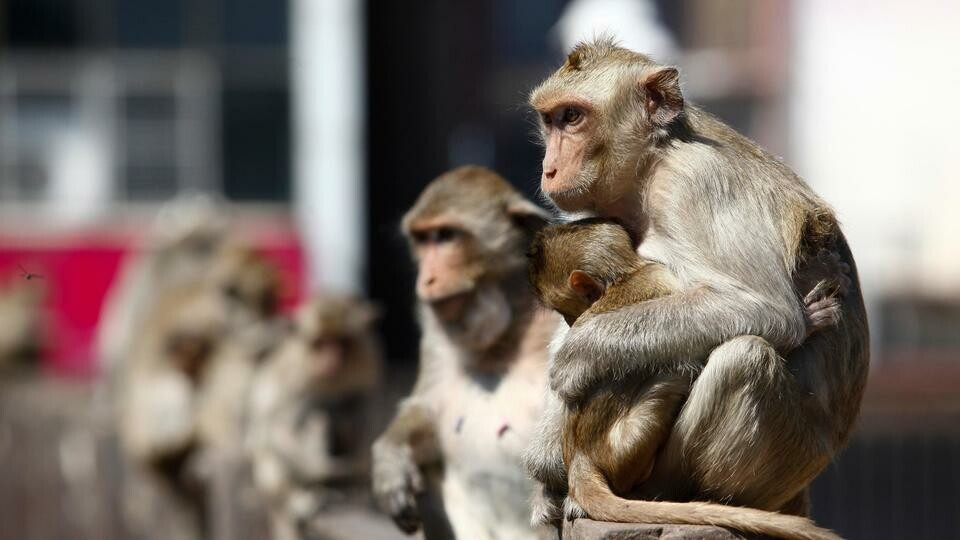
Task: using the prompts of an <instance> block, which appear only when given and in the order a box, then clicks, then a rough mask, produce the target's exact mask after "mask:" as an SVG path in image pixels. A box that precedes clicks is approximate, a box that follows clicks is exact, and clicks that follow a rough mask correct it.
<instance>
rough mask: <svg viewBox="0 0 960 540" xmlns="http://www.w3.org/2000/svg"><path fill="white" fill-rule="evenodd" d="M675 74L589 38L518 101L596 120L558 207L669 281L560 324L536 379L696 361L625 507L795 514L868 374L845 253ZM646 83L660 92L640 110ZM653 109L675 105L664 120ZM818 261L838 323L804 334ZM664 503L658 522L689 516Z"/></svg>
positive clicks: (794, 187)
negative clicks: (603, 224) (704, 504)
mask: <svg viewBox="0 0 960 540" xmlns="http://www.w3.org/2000/svg"><path fill="white" fill-rule="evenodd" d="M674 73H675V71H674V70H673V69H672V68H669V67H667V66H658V65H656V64H655V63H653V62H651V60H650V59H649V58H648V57H646V56H643V55H640V54H637V53H633V52H631V51H627V50H624V49H621V48H618V47H616V46H615V45H614V44H613V43H612V42H611V41H610V40H599V41H597V42H593V43H585V44H581V45H579V46H578V47H577V48H576V49H575V50H574V53H573V54H572V55H571V57H570V58H568V61H567V63H566V64H565V65H564V66H563V67H561V68H560V69H559V70H558V71H557V72H556V73H554V74H553V75H552V76H550V77H549V78H548V79H547V80H546V81H545V82H544V83H543V84H542V85H541V86H540V87H538V88H537V89H536V90H535V91H534V92H533V94H532V96H531V104H532V105H533V106H534V107H535V108H543V107H549V106H551V105H552V104H556V103H560V102H562V101H563V100H565V99H568V98H570V99H577V100H590V101H591V107H592V108H593V109H595V110H596V111H598V113H597V115H596V118H595V120H596V121H595V122H594V125H593V129H594V130H595V139H594V141H593V142H592V143H591V161H590V162H589V163H586V164H584V167H583V170H582V171H580V172H579V180H578V184H579V186H580V187H579V193H578V194H577V195H576V196H575V197H565V196H561V197H560V199H561V200H555V202H556V203H557V205H558V206H560V207H561V208H563V209H564V210H567V211H573V212H576V211H589V212H591V213H593V214H595V215H598V216H601V217H612V218H617V219H619V220H620V221H621V222H622V223H623V225H624V226H625V227H626V228H627V229H628V230H629V231H630V233H631V235H632V236H633V237H635V238H636V239H637V240H638V243H639V246H638V253H639V254H640V255H641V256H643V257H645V258H648V259H651V260H655V261H658V262H660V263H662V264H664V265H665V266H666V267H667V268H669V270H670V271H671V272H672V274H673V275H674V276H675V277H676V278H677V280H678V282H679V284H680V292H679V293H677V294H672V295H668V296H666V297H663V298H658V299H655V300H650V301H647V302H641V303H638V304H636V305H633V306H629V307H625V308H623V309H620V310H616V311H614V312H611V313H604V314H598V315H597V316H595V317H591V318H590V320H588V321H584V323H583V324H578V325H576V326H575V327H573V328H571V329H570V330H569V331H568V332H567V334H566V336H565V337H564V339H563V342H562V343H561V344H559V345H558V346H557V350H556V354H555V355H554V357H553V358H552V367H551V373H550V378H551V386H552V388H553V389H554V390H555V391H556V392H558V393H559V395H560V397H561V398H562V399H563V400H564V401H567V402H569V403H576V402H579V401H581V400H582V399H583V398H584V397H586V396H588V395H589V394H590V392H591V391H592V390H593V389H594V388H595V387H596V385H597V384H598V383H600V382H601V381H604V380H609V379H611V378H613V379H615V380H619V379H626V378H630V377H633V376H635V374H636V373H638V372H639V373H643V372H649V371H651V370H652V371H656V370H657V369H658V366H661V365H670V364H672V363H673V362H675V361H676V359H677V358H695V357H702V356H706V355H709V359H708V361H707V364H706V367H705V368H704V371H703V372H702V373H701V375H700V376H699V377H698V379H697V381H696V382H695V383H694V386H693V388H692V390H691V395H690V398H689V400H688V401H687V403H686V404H685V405H684V407H683V409H682V410H681V412H680V415H679V417H678V420H677V422H676V424H675V426H674V428H673V430H672V432H671V435H670V437H669V443H668V445H667V447H666V448H665V449H664V451H663V452H662V453H661V458H660V459H659V460H658V462H657V464H656V466H655V468H654V471H653V474H652V476H651V478H650V480H648V481H647V482H645V483H644V485H643V486H642V490H640V492H638V493H637V494H636V496H638V497H643V498H659V499H667V500H676V501H690V500H712V501H721V502H726V503H730V504H736V505H744V506H752V507H754V508H759V509H764V510H782V511H785V512H793V513H803V512H805V511H806V510H805V508H804V505H803V503H802V501H803V500H805V491H806V489H807V486H808V485H809V484H810V482H811V481H812V480H813V478H815V477H816V476H817V474H819V472H820V471H822V470H823V468H824V467H825V466H826V465H827V464H828V463H829V462H830V460H831V459H832V457H833V456H834V455H835V454H836V453H837V452H838V451H839V450H840V449H841V448H842V447H843V445H844V444H845V442H846V440H847V439H848V437H849V435H850V433H851V430H852V427H853V423H854V420H855V419H856V417H857V413H858V411H859V407H860V400H861V396H862V393H863V388H864V383H865V380H866V374H867V367H868V357H869V350H868V344H869V338H868V330H867V322H866V313H865V310H864V307H863V300H862V296H861V294H860V290H859V284H858V279H857V274H856V269H855V265H854V263H853V258H852V255H851V253H850V250H849V248H848V246H847V243H846V240H845V238H844V236H843V234H842V232H841V231H840V228H839V225H838V224H837V221H836V219H835V217H834V216H833V213H832V211H831V210H830V208H829V207H828V206H827V205H826V204H825V203H824V202H823V201H822V200H821V199H820V198H819V197H818V196H817V195H816V194H815V193H814V192H813V191H812V190H811V189H810V188H809V186H807V184H806V183H804V182H803V181H802V180H801V179H800V178H798V177H797V176H796V175H795V174H794V173H793V172H792V171H791V170H790V169H789V168H788V167H786V166H785V165H784V164H783V163H782V162H781V161H780V160H779V159H777V158H776V157H774V156H772V155H770V154H769V153H767V152H765V151H764V150H762V149H761V148H759V147H758V146H756V145H755V144H754V143H753V142H751V141H750V140H748V139H747V138H745V137H744V136H742V135H740V134H739V133H737V132H736V131H734V130H733V129H731V128H730V127H729V126H727V125H726V124H724V123H723V122H721V121H719V120H718V119H716V118H714V117H713V116H711V115H709V114H707V113H705V112H703V111H701V110H699V109H698V108H696V107H694V106H692V105H690V104H688V103H685V102H683V100H682V97H681V93H680V87H679V82H678V80H677V78H676V77H675V76H674ZM651 85H653V86H655V88H654V90H656V95H659V96H670V99H669V100H661V101H657V100H653V101H651V99H650V97H651V95H653V94H652V93H651V92H650V91H649V90H650V88H651ZM645 89H646V90H645ZM664 105H666V106H669V107H671V108H673V109H674V110H671V111H667V112H669V113H670V114H661V113H662V111H661V106H664ZM677 107H680V110H676V108H677ZM655 120H656V121H655ZM657 122H660V123H657ZM822 250H827V251H831V252H834V253H837V254H839V257H840V259H841V261H842V263H843V264H845V265H848V266H849V276H850V280H851V286H850V288H849V290H848V292H847V294H846V295H845V296H844V297H843V299H842V303H841V305H840V312H841V313H840V317H839V318H838V319H837V320H838V323H837V324H836V326H834V327H831V328H827V329H824V330H823V331H821V332H820V333H818V334H817V335H815V336H812V337H810V338H809V339H807V335H808V326H809V318H808V314H807V313H806V310H805V307H804V302H803V299H804V297H805V296H806V295H807V293H808V292H810V291H811V290H812V289H814V288H815V287H816V284H817V279H819V277H817V278H816V279H815V278H813V277H811V276H821V275H824V268H825V267H824V266H823V264H822V263H821V262H820V259H819V258H818V257H817V254H818V253H819V252H820V251H822ZM827 273H829V272H827ZM805 340H806V341H805ZM584 359H590V361H589V362H586V361H584ZM528 453H530V452H528ZM579 502H580V503H581V504H583V503H584V501H582V500H581V501H579ZM598 504H599V503H598ZM650 504H652V503H650ZM631 508H634V510H636V512H634V511H632V510H631V511H630V512H627V513H621V515H620V518H621V519H644V520H652V519H663V518H664V517H665V514H663V513H659V514H656V513H649V512H651V511H652V510H651V507H650V506H649V504H648V505H647V506H636V507H631ZM663 508H667V507H663ZM669 508H670V509H671V510H670V511H671V512H674V513H672V514H670V513H669V512H668V514H669V516H670V517H672V518H675V519H681V520H682V519H689V518H685V517H684V515H683V514H682V513H678V512H679V509H678V508H675V507H669ZM583 509H584V510H586V511H587V513H588V514H590V515H594V512H599V511H600V510H601V509H600V508H599V507H596V508H590V507H589V506H587V505H583ZM624 512H626V510H624ZM614 514H615V513H614ZM604 515H605V516H607V517H611V518H615V517H616V515H608V514H606V513H605V514H604Z"/></svg>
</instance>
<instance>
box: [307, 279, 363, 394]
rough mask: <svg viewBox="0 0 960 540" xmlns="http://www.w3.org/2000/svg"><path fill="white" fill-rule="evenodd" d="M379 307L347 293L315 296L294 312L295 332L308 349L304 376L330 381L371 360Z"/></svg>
mask: <svg viewBox="0 0 960 540" xmlns="http://www.w3.org/2000/svg"><path fill="white" fill-rule="evenodd" d="M379 316H380V315H379V309H378V308H377V307H376V306H375V305H373V304H371V303H369V302H366V301H363V300H360V299H357V298H353V297H350V296H321V297H317V298H314V299H313V300H311V301H310V302H308V303H307V304H306V305H304V306H303V307H302V308H300V310H299V311H298V312H297V317H296V324H295V333H296V339H298V340H300V341H301V342H302V344H303V346H304V347H305V348H306V350H307V351H308V352H307V362H306V363H305V367H306V370H307V373H304V376H305V377H307V378H309V379H311V380H317V381H320V380H332V379H335V378H339V377H340V376H342V375H343V374H345V373H347V372H349V371H351V370H365V369H368V368H369V366H366V365H359V363H362V362H367V361H369V360H371V356H372V354H373V351H371V350H370V347H371V345H372V343H373V333H372V332H373V330H372V328H373V324H374V322H375V321H376V320H377V319H378V318H379Z"/></svg>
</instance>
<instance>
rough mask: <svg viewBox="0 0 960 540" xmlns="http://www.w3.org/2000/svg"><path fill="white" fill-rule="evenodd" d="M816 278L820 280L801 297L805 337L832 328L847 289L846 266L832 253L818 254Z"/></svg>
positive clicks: (848, 287) (824, 251)
mask: <svg viewBox="0 0 960 540" xmlns="http://www.w3.org/2000/svg"><path fill="white" fill-rule="evenodd" d="M815 264H816V265H817V274H819V275H821V276H823V278H822V279H820V280H819V281H818V282H817V284H816V285H815V286H814V287H813V289H812V290H811V291H810V292H809V293H807V296H806V297H804V299H803V303H804V317H805V319H806V321H807V337H810V336H811V335H812V334H815V333H816V332H818V331H820V330H823V329H825V328H829V327H832V326H836V325H837V324H839V322H840V316H841V314H842V312H843V310H842V303H843V297H844V296H845V295H846V294H847V291H848V290H849V289H850V285H851V283H852V282H851V280H850V265H848V264H847V263H845V262H843V261H842V260H841V259H840V255H839V254H838V253H836V252H833V251H826V250H821V251H820V252H819V253H818V254H817V259H816V261H815Z"/></svg>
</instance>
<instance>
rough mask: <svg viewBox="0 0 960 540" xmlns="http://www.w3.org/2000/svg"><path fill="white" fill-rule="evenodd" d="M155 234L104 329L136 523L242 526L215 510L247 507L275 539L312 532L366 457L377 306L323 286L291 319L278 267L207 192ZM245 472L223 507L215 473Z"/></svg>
mask: <svg viewBox="0 0 960 540" xmlns="http://www.w3.org/2000/svg"><path fill="white" fill-rule="evenodd" d="M148 247H149V249H147V250H145V251H144V254H143V255H141V256H139V257H138V258H136V259H135V260H134V261H133V262H132V263H130V264H128V265H127V266H126V267H125V268H124V270H123V271H122V272H121V277H120V278H119V280H118V283H117V285H116V286H115V287H114V289H113V291H112V292H111V294H110V296H109V297H108V300H107V305H106V307H105V311H104V316H103V317H102V319H101V327H100V332H99V342H98V348H99V351H100V355H101V358H102V360H101V361H102V362H103V363H104V365H105V373H106V377H105V378H106V380H105V384H104V385H103V388H102V390H103V392H102V393H103V394H106V395H105V396H104V397H106V398H108V399H105V400H103V401H107V402H108V403H110V404H113V406H112V407H109V408H108V412H109V413H110V416H111V417H112V419H113V421H114V422H115V425H116V432H117V434H118V436H119V442H120V445H121V448H122V450H123V454H124V456H125V457H126V458H127V459H126V460H125V462H126V463H127V464H128V467H126V469H127V470H126V472H125V476H126V478H125V481H124V482H123V499H124V500H123V503H124V508H123V518H124V527H125V529H126V530H127V531H128V532H129V533H131V534H132V535H133V536H134V537H138V538H165V539H166V538H174V539H183V540H187V539H195V538H214V537H216V538H230V537H233V535H232V534H230V533H229V532H225V531H229V530H230V527H223V526H217V523H216V521H217V520H218V519H221V518H222V516H217V515H216V514H217V513H218V512H220V511H222V510H225V509H227V508H228V507H229V505H231V504H238V505H241V508H239V510H234V512H236V511H245V510H253V509H255V507H256V509H259V508H260V507H262V506H266V507H267V509H268V511H269V518H270V526H271V528H272V529H273V531H274V537H275V538H278V539H280V540H284V539H295V538H301V537H303V533H304V531H308V530H309V523H310V520H311V518H312V517H313V516H314V515H315V514H316V513H317V512H319V511H320V510H322V509H324V508H325V507H327V506H328V505H329V504H330V502H331V501H335V500H336V499H337V497H342V493H341V491H342V490H341V489H337V488H336V486H339V485H345V484H349V482H350V481H351V480H354V479H358V478H364V477H365V471H366V470H368V468H369V465H368V463H367V456H368V454H369V452H368V451H366V450H367V448H368V447H369V440H368V439H366V438H365V433H364V431H363V429H364V428H365V427H367V426H370V424H371V420H370V416H371V414H370V413H371V411H370V409H369V406H370V404H371V398H372V396H373V393H374V392H376V391H377V389H378V384H379V381H380V371H381V353H380V348H379V344H378V341H377V339H376V336H375V335H374V333H373V331H372V328H373V324H374V321H375V319H376V318H377V316H378V310H377V308H376V306H374V305H373V304H371V303H369V302H366V301H363V300H360V299H358V298H355V297H351V296H344V295H322V296H316V297H313V298H311V299H308V300H307V301H305V302H304V303H303V305H301V306H299V308H297V309H296V310H295V311H294V313H293V314H292V316H289V317H287V316H282V315H281V314H280V300H281V297H282V293H283V291H282V290H281V287H282V286H283V281H282V280H281V276H280V274H279V272H278V269H277V268H276V266H275V265H274V264H273V263H272V262H271V261H270V260H269V258H268V257H266V256H265V255H264V254H263V253H261V252H259V251H257V250H256V249H254V248H253V247H251V246H250V245H247V244H246V243H244V242H242V241H241V240H239V239H238V238H237V235H235V234H231V233H230V231H229V227H228V224H227V219H226V217H225V215H224V213H223V212H222V210H221V209H219V208H217V206H216V205H215V204H213V202H212V201H209V200H207V199H203V198H194V199H186V200H183V201H177V202H175V203H172V204H171V205H169V206H168V207H166V208H164V209H163V210H162V211H161V214H160V215H159V216H158V217H157V222H156V224H155V226H154V234H153V237H152V238H151V239H150V245H149V246H148ZM224 465H227V467H224ZM244 472H248V473H250V474H249V476H252V478H250V479H243V480H233V481H232V482H230V484H228V486H229V487H228V488H227V489H232V488H237V489H240V488H243V487H247V488H248V489H249V484H251V483H252V484H253V485H254V487H255V488H256V491H257V492H259V496H258V497H256V500H255V501H254V502H250V500H245V499H244V498H243V497H237V496H235V495H236V494H226V495H227V498H226V500H225V501H223V502H222V504H221V501H220V500H218V498H222V496H223V495H224V494H223V493H217V491H218V490H219V491H222V490H223V489H224V488H223V485H220V484H218V483H217V482H218V480H219V479H222V478H223V477H224V475H227V476H231V475H236V476H243V474H242V473H244ZM249 480H252V482H250V481H249ZM244 481H246V483H244ZM326 486H332V487H329V488H326ZM247 499H249V497H248V498H247ZM264 503H265V504H264Z"/></svg>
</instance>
